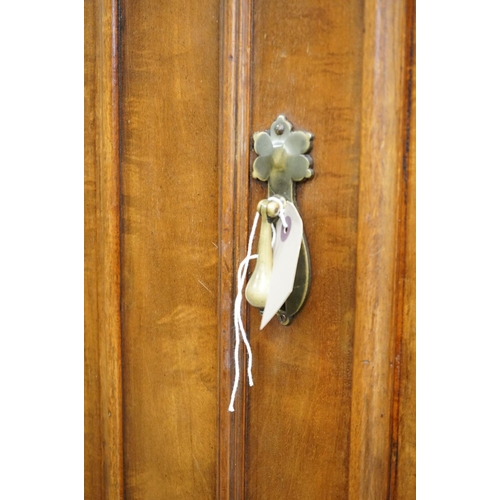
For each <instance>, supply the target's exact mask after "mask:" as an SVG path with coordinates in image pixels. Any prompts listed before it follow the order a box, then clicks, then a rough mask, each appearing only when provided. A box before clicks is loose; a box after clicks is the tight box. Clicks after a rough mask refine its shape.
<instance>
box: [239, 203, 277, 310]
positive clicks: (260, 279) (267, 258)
mask: <svg viewBox="0 0 500 500" xmlns="http://www.w3.org/2000/svg"><path fill="white" fill-rule="evenodd" d="M271 204H273V205H272V206H271V207H270V206H269V205H271ZM274 205H276V208H275V207H274ZM257 210H258V212H259V213H260V215H261V219H262V222H261V225H260V236H259V247H258V252H257V255H258V257H257V263H256V264H255V269H254V271H253V273H252V276H251V277H250V279H249V281H248V284H247V287H246V290H245V297H246V299H247V301H248V302H249V303H250V305H252V306H254V307H259V308H264V306H265V305H266V301H267V295H268V293H269V284H270V283H271V273H272V270H273V248H272V246H271V240H272V230H271V224H272V222H270V221H269V219H268V214H273V215H271V217H276V216H277V215H278V210H279V205H278V204H277V203H276V202H275V201H268V200H262V201H261V202H260V203H259V204H258V206H257Z"/></svg>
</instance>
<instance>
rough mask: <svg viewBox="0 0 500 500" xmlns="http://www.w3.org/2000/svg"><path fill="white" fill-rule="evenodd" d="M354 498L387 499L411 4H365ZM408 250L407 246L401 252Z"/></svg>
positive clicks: (383, 0)
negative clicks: (407, 26) (407, 33)
mask: <svg viewBox="0 0 500 500" xmlns="http://www.w3.org/2000/svg"><path fill="white" fill-rule="evenodd" d="M364 32H365V37H364V44H363V88H362V119H361V155H360V186H359V225H358V255H357V270H356V273H357V275H356V279H357V282H356V320H355V341H354V354H353V394H352V415H351V435H350V462H349V498H350V499H356V500H358V499H360V500H361V499H363V500H365V499H381V498H388V497H389V493H390V483H391V440H392V439H393V438H394V437H395V436H393V435H392V432H393V429H394V427H393V412H392V410H393V398H394V392H393V391H394V371H395V363H396V350H395V349H396V345H397V338H398V323H399V321H398V319H399V316H400V314H399V307H398V305H399V302H400V301H399V296H400V293H399V292H400V282H401V276H402V272H403V268H402V266H401V265H400V262H401V259H400V258H399V257H400V255H401V248H404V241H403V242H401V241H400V237H401V236H403V237H404V232H403V233H402V232H401V231H400V228H401V224H400V223H399V221H400V219H401V218H402V217H403V208H404V203H403V200H404V196H405V184H404V162H403V158H404V146H405V131H406V120H405V118H406V107H405V96H406V93H405V89H406V81H405V76H406V73H405V70H404V69H405V56H406V52H405V40H406V39H405V37H406V2H404V1H398V2H393V1H391V0H366V2H365V7H364ZM402 245H403V246H402Z"/></svg>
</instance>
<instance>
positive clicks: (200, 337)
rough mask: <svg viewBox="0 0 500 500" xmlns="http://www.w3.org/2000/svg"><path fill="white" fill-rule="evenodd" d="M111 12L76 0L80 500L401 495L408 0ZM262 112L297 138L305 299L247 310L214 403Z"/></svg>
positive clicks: (113, 6) (316, 0) (411, 170)
mask: <svg viewBox="0 0 500 500" xmlns="http://www.w3.org/2000/svg"><path fill="white" fill-rule="evenodd" d="M119 6H120V8H119V9H118V3H116V0H89V1H86V2H85V9H86V75H85V105H86V108H85V110H86V129H85V130H86V138H85V141H86V142H85V154H86V164H85V182H86V183H85V190H86V191H85V193H86V199H85V202H86V207H85V208H86V212H85V217H86V233H85V245H86V246H85V259H86V260H85V317H86V329H85V332H86V333H85V335H86V338H85V340H86V348H85V397H86V399H85V420H86V422H85V461H86V463H85V489H86V491H85V498H86V499H88V500H95V499H101V498H102V499H111V498H113V499H114V498H116V499H118V498H120V499H122V498H127V499H137V500H139V499H141V500H142V499H155V500H156V499H192V498H196V499H198V498H200V499H203V498H206V499H215V498H218V499H222V500H232V499H234V500H236V499H243V498H247V499H256V500H265V499H272V500H277V499H285V498H286V499H287V500H288V499H294V498H296V499H305V498H307V499H308V500H314V499H321V500H322V499H324V498H335V499H346V498H349V499H356V500H365V499H368V500H369V499H373V500H380V499H382V498H392V499H401V500H410V499H412V498H415V359H414V357H415V320H414V307H415V306H414V301H415V277H414V276H415V255H414V254H415V229H414V228H415V215H414V210H415V149H414V144H415V110H414V104H415V87H414V81H415V78H414V75H415V57H414V38H413V37H414V9H415V4H414V1H413V0H407V1H406V0H400V1H397V2H389V1H388V0H351V1H350V2H341V1H333V2H324V1H322V0H311V1H309V2H306V3H304V2H299V1H298V0H289V1H287V2H285V1H284V0H276V1H275V2H272V3H269V2H267V3H266V2H263V1H262V0H245V1H239V0H221V1H219V0H208V1H207V2H203V3H200V2H193V1H191V0H183V1H181V0H169V2H165V3H161V2H160V3H159V2H154V1H153V0H144V1H141V2H135V1H133V0H123V1H121V2H120V4H119ZM280 113H283V114H285V115H286V116H287V118H288V119H289V120H290V121H291V122H292V123H293V124H294V126H295V127H296V128H297V129H303V130H307V131H310V132H313V133H314V135H315V139H314V142H313V150H312V157H313V160H314V169H315V176H314V177H313V178H312V179H310V180H308V181H307V182H304V183H302V184H300V185H299V186H298V188H297V200H298V209H299V211H300V213H301V214H302V218H303V221H304V230H305V232H306V236H307V239H308V242H309V246H310V252H311V258H312V272H313V276H312V287H311V293H310V296H309V298H308V300H307V302H306V304H305V307H304V309H303V310H302V311H301V312H300V313H299V315H298V316H297V317H296V318H295V319H294V321H293V323H292V324H291V325H290V326H289V327H283V326H281V325H279V323H278V322H277V321H276V320H272V321H271V322H270V323H269V325H267V326H266V328H265V329H264V330H263V331H259V324H260V315H259V313H258V311H257V310H256V309H254V308H250V307H247V308H245V310H244V311H243V314H244V321H245V323H246V325H247V327H248V331H249V334H250V340H251V343H252V347H253V350H254V380H255V386H254V387H252V388H249V387H248V385H247V381H246V378H245V356H243V350H242V352H241V357H240V361H241V374H242V380H241V381H240V387H239V391H238V397H237V400H236V405H235V406H236V411H235V412H234V413H229V412H228V411H227V407H228V404H229V398H230V393H231V388H232V380H233V376H234V374H233V364H234V360H233V345H234V338H233V337H234V329H233V311H232V307H233V300H234V296H235V277H236V271H237V267H238V264H239V262H240V261H241V259H242V258H243V257H244V255H245V253H246V245H247V238H248V230H249V227H248V225H249V221H250V220H251V219H253V215H254V213H255V209H256V207H257V203H258V201H259V200H260V199H262V198H264V197H266V196H267V187H266V185H265V184H264V183H261V182H259V181H256V180H253V179H251V175H250V171H251V163H252V161H253V159H254V158H255V153H254V152H253V151H252V150H251V140H250V139H251V136H252V133H253V132H254V131H258V130H264V129H267V128H269V126H270V124H271V123H272V121H273V120H274V119H275V118H276V116H277V115H278V114H280ZM255 248H257V244H255ZM252 267H253V265H252Z"/></svg>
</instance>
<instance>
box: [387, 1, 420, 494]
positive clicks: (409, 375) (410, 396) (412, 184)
mask: <svg viewBox="0 0 500 500" xmlns="http://www.w3.org/2000/svg"><path fill="white" fill-rule="evenodd" d="M415 14H416V13H415V2H414V1H413V2H410V4H409V12H408V16H407V17H408V27H407V36H408V40H407V63H406V68H407V69H406V71H407V74H406V82H407V91H408V92H407V102H406V109H407V110H408V114H407V127H406V132H405V139H406V140H405V144H406V148H405V154H404V158H403V162H404V163H403V167H404V173H405V175H404V180H405V184H406V191H405V203H406V210H405V212H404V215H405V217H404V221H403V227H404V236H402V237H401V238H400V241H401V242H404V254H403V256H402V258H403V259H404V264H405V270H404V275H403V281H402V283H401V285H402V286H401V288H402V310H401V339H400V343H399V350H398V352H397V354H398V356H399V384H398V388H397V392H395V402H396V403H397V404H396V408H397V412H395V415H394V417H395V423H396V424H397V430H396V432H395V433H394V434H395V436H394V448H395V450H396V451H395V463H394V464H393V476H394V478H393V483H394V487H393V491H392V494H393V495H392V498H395V499H397V500H414V499H415V498H416V428H415V427H416V426H415V422H416V359H415V356H416V338H415V337H416V309H415V308H416V255H415V252H416V200H415V197H416V152H415V145H416V136H415V134H416V45H415Z"/></svg>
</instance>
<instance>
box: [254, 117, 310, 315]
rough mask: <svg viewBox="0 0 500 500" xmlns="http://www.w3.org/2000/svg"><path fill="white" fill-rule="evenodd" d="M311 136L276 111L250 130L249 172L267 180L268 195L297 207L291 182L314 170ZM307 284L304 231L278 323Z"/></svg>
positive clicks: (298, 303)
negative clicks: (259, 128)
mask: <svg viewBox="0 0 500 500" xmlns="http://www.w3.org/2000/svg"><path fill="white" fill-rule="evenodd" d="M312 140H313V135H312V134H311V133H310V132H304V131H300V130H293V126H292V124H291V123H290V122H289V121H288V120H287V119H286V118H285V116H284V115H279V116H278V118H276V120H275V121H274V122H273V124H272V125H271V128H270V129H269V130H265V131H263V132H257V133H255V134H254V136H253V147H254V150H255V152H256V153H257V155H258V156H257V158H256V159H255V161H254V162H253V171H252V176H253V177H254V178H255V179H259V180H261V181H263V182H267V183H268V193H269V196H277V195H278V196H283V198H285V200H287V201H289V202H291V203H293V204H294V205H295V207H297V200H296V197H295V183H296V182H301V181H303V180H307V179H309V178H311V177H312V176H313V174H314V171H313V169H312V158H311V156H310V155H309V154H308V153H309V152H310V150H311V147H312ZM297 209H298V207H297ZM310 286H311V257H310V255H309V247H308V245H307V240H306V236H305V231H304V235H303V236H302V246H301V248H300V254H299V261H298V264H297V272H296V275H295V282H294V286H293V291H292V293H291V294H290V296H289V297H288V299H287V300H286V302H285V303H284V304H283V307H282V308H281V309H280V310H279V311H278V313H277V314H278V319H279V321H280V323H281V324H282V325H289V324H290V323H291V321H292V319H293V317H294V316H295V315H296V314H297V313H298V312H299V311H300V309H301V308H302V306H303V305H304V303H305V301H306V299H307V296H308V294H309V289H310Z"/></svg>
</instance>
